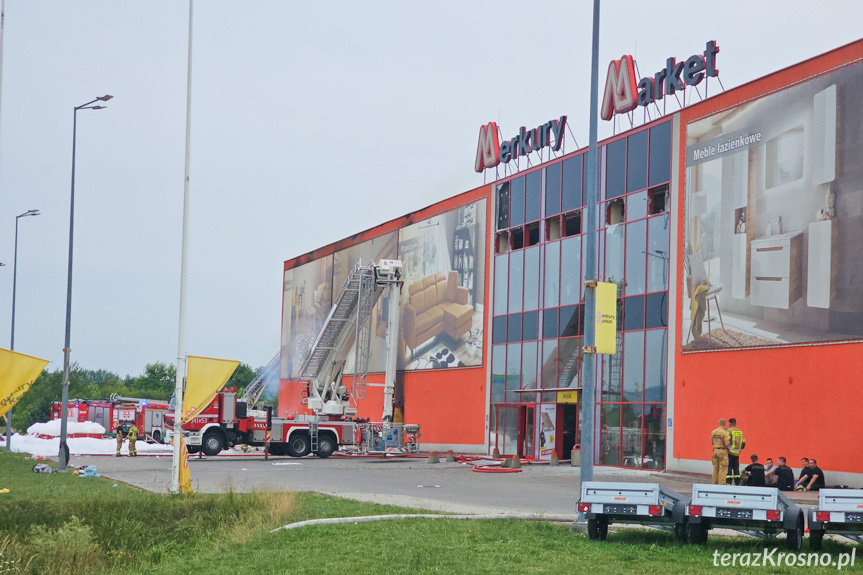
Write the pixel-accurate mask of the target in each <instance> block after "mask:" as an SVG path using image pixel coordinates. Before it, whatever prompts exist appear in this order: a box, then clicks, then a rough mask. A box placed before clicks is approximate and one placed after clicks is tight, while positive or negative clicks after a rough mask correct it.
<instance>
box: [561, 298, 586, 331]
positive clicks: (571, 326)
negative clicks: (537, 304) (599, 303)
mask: <svg viewBox="0 0 863 575" xmlns="http://www.w3.org/2000/svg"><path fill="white" fill-rule="evenodd" d="M583 322H584V306H581V305H568V306H565V307H562V308H560V337H575V336H578V335H581V333H582V332H581V326H582V325H583Z"/></svg>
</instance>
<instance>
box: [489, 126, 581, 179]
mask: <svg viewBox="0 0 863 575" xmlns="http://www.w3.org/2000/svg"><path fill="white" fill-rule="evenodd" d="M565 127H566V116H561V117H560V118H559V119H557V120H549V121H548V122H546V123H545V124H542V125H541V126H537V127H536V128H534V129H532V130H526V129H525V128H524V126H522V127H521V128H519V130H518V135H517V136H515V137H514V138H512V139H510V140H504V141H503V142H500V141H499V139H498V137H497V124H496V123H495V122H489V123H488V124H486V125H485V126H480V128H479V141H478V142H477V146H476V161H475V162H474V169H475V170H476V171H477V172H480V173H481V172H482V171H483V170H484V169H486V168H493V167H495V166H497V165H499V164H500V163H501V162H503V163H506V162H509V161H510V160H512V159H514V158H518V157H519V156H527V155H529V154H530V153H531V152H538V151H539V150H541V149H542V148H544V147H546V146H550V147H551V149H552V150H553V151H555V152H556V151H558V150H560V146H561V144H563V133H564V132H563V130H564V128H565ZM552 135H553V136H554V140H553V142H554V143H552Z"/></svg>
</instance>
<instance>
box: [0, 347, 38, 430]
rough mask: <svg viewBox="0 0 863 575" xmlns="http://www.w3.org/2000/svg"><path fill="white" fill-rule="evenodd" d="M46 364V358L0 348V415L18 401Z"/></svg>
mask: <svg viewBox="0 0 863 575" xmlns="http://www.w3.org/2000/svg"><path fill="white" fill-rule="evenodd" d="M46 365H48V360H47V359H39V358H38V357H32V356H29V355H24V354H23V353H18V352H15V351H10V350H8V349H0V416H2V415H5V414H6V412H7V411H9V410H10V409H12V407H13V406H14V405H15V404H16V403H18V400H19V399H21V397H22V396H23V395H24V394H25V393H26V392H27V390H28V389H30V385H31V384H32V383H33V382H34V381H36V378H37V377H39V374H40V373H42V370H43V369H45V366H46Z"/></svg>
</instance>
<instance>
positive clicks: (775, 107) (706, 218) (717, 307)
mask: <svg viewBox="0 0 863 575" xmlns="http://www.w3.org/2000/svg"><path fill="white" fill-rule="evenodd" d="M685 129H686V152H685V153H686V163H685V165H686V192H685V201H684V204H685V220H684V222H685V224H684V225H685V231H684V237H683V252H682V256H681V257H682V258H683V261H682V264H683V270H684V274H683V282H684V283H683V286H682V290H681V293H682V297H681V298H680V300H679V301H680V302H681V305H682V310H681V311H682V318H683V321H682V324H681V342H682V344H681V345H682V347H683V351H684V352H686V351H702V350H713V349H729V348H731V349H734V348H746V347H767V346H776V345H794V344H803V343H812V342H832V341H848V340H850V339H863V297H861V295H863V294H861V288H860V282H859V278H860V277H861V275H863V260H861V259H860V257H859V246H860V245H861V243H863V156H861V155H860V150H861V149H863V63H860V62H858V63H855V64H852V65H849V66H845V67H843V68H841V69H838V70H835V71H833V72H830V73H828V74H823V75H821V76H817V77H815V78H812V79H810V80H807V81H806V82H803V83H800V84H797V85H794V86H792V87H789V88H786V89H784V90H781V91H778V92H774V93H772V94H770V95H768V96H765V97H763V98H760V99H757V100H754V101H751V102H747V103H745V104H741V105H739V106H736V107H733V108H730V109H727V110H723V111H720V112H717V113H715V114H712V115H710V116H707V117H704V118H701V119H698V120H695V121H693V122H689V123H688V124H687V126H686V128H685Z"/></svg>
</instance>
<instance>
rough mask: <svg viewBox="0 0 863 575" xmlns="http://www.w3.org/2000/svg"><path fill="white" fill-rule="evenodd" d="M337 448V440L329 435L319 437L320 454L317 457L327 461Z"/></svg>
mask: <svg viewBox="0 0 863 575" xmlns="http://www.w3.org/2000/svg"><path fill="white" fill-rule="evenodd" d="M337 447H338V444H337V443H336V438H335V437H333V436H332V435H331V434H329V433H324V434H322V435H321V436H320V437H318V452H317V453H316V454H315V455H317V456H318V457H320V458H321V459H326V458H327V457H329V456H330V455H332V454H333V452H334V451H335V450H336V448H337Z"/></svg>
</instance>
